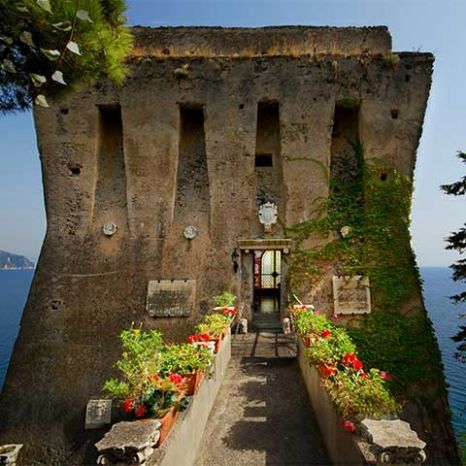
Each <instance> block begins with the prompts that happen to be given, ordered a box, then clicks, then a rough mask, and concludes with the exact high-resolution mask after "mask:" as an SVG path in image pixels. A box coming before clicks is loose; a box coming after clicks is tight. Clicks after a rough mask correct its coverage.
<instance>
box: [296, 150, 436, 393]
mask: <svg viewBox="0 0 466 466" xmlns="http://www.w3.org/2000/svg"><path fill="white" fill-rule="evenodd" d="M353 151H354V153H353V154H352V155H353V158H352V159H351V158H349V157H346V158H341V159H339V161H338V163H339V165H340V166H338V167H332V177H331V178H332V180H331V186H330V195H329V198H328V200H326V201H324V202H322V203H321V204H320V205H319V207H318V208H316V211H318V212H319V213H320V214H321V215H320V217H319V218H317V219H314V220H309V221H306V222H303V223H301V224H298V225H295V226H293V227H291V228H289V229H288V231H287V233H288V235H289V236H290V237H292V238H294V239H295V248H294V250H293V251H292V257H291V266H290V279H291V287H292V289H293V290H294V292H296V293H297V294H298V295H303V294H306V292H308V291H309V290H310V289H311V288H312V287H313V286H315V285H316V284H317V283H318V282H319V281H320V280H321V279H322V277H323V276H324V274H325V273H326V272H328V271H333V272H334V273H336V274H338V275H350V276H352V275H366V276H368V277H369V279H370V283H371V297H372V313H371V314H369V315H367V316H365V317H363V318H362V319H360V318H355V319H354V324H353V325H352V323H351V322H350V323H349V324H348V332H349V333H350V335H351V337H352V338H353V340H354V342H355V344H356V345H357V347H358V348H359V355H360V357H361V358H362V359H363V360H364V361H366V363H367V364H368V365H369V366H370V367H379V368H381V369H383V370H385V371H388V372H389V373H390V374H392V376H393V377H394V380H395V381H396V382H397V383H395V384H394V385H393V387H394V390H395V391H397V392H401V393H403V394H405V393H406V390H405V389H406V387H407V386H408V385H411V384H413V383H423V382H425V381H427V380H432V379H437V378H438V377H442V375H441V370H442V367H441V362H440V354H439V351H438V346H437V344H436V342H435V337H434V335H433V331H432V327H431V323H430V321H429V319H428V318H427V316H426V315H425V314H424V312H422V309H419V307H416V306H415V305H413V306H410V302H411V300H413V299H415V298H417V297H418V296H419V295H418V293H419V291H420V281H419V273H418V270H417V267H416V263H415V259H414V255H413V252H412V250H411V245H410V234H409V216H410V207H411V195H412V186H411V181H410V180H409V179H408V178H406V177H404V176H402V175H401V174H399V173H398V172H397V171H396V170H395V169H394V167H392V166H390V165H389V164H387V163H386V162H384V161H382V160H371V161H366V162H364V154H363V148H362V146H361V145H360V144H355V145H354V146H353ZM355 161H356V163H355ZM333 172H335V173H333ZM310 237H314V238H318V237H321V238H322V237H324V238H327V239H328V241H325V242H324V244H323V245H322V246H320V247H315V246H313V247H309V246H308V245H306V240H307V239H308V238H310Z"/></svg>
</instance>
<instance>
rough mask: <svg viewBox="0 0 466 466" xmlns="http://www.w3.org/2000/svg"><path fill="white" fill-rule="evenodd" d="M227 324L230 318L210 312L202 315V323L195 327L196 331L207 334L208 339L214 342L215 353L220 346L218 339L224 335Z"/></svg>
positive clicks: (228, 324)
mask: <svg viewBox="0 0 466 466" xmlns="http://www.w3.org/2000/svg"><path fill="white" fill-rule="evenodd" d="M229 326H230V319H229V318H228V317H227V316H224V315H223V314H211V315H207V316H205V317H204V319H203V320H202V323H200V324H199V325H198V326H197V327H196V331H197V332H199V333H206V334H207V335H209V338H210V341H214V342H215V352H216V353H217V352H218V350H219V347H220V341H221V340H222V339H223V337H224V336H225V333H226V331H227V328H228V327H229Z"/></svg>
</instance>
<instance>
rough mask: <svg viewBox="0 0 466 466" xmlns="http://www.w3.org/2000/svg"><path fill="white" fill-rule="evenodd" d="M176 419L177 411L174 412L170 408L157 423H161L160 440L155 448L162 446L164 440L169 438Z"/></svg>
mask: <svg viewBox="0 0 466 466" xmlns="http://www.w3.org/2000/svg"><path fill="white" fill-rule="evenodd" d="M177 417H178V411H175V408H171V409H170V411H168V412H167V413H166V414H165V415H164V416H163V417H162V418H161V419H159V421H160V422H161V424H162V425H161V427H160V438H159V441H158V443H157V446H160V445H162V443H163V442H165V440H166V438H167V437H168V436H169V434H170V432H171V430H172V429H173V426H174V424H175V422H176V418H177Z"/></svg>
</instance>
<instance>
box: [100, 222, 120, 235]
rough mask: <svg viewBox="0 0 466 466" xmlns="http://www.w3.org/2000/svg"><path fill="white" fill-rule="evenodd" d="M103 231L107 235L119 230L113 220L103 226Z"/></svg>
mask: <svg viewBox="0 0 466 466" xmlns="http://www.w3.org/2000/svg"><path fill="white" fill-rule="evenodd" d="M102 231H103V232H104V235H105V236H112V235H114V234H115V233H116V231H117V226H116V225H115V223H113V222H107V223H106V224H105V225H104V226H103V227H102Z"/></svg>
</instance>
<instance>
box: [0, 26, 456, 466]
mask: <svg viewBox="0 0 466 466" xmlns="http://www.w3.org/2000/svg"><path fill="white" fill-rule="evenodd" d="M134 33H135V37H136V44H135V48H134V51H133V56H132V57H131V59H130V63H129V66H130V69H131V73H130V77H129V78H128V80H127V81H126V83H125V84H124V86H123V87H121V88H118V87H115V86H113V85H111V84H109V83H106V82H102V83H99V84H97V85H95V86H93V87H82V88H81V89H79V90H76V91H74V92H73V93H71V94H69V95H67V96H65V97H63V98H61V99H60V100H57V101H56V102H54V103H53V105H52V106H51V108H50V109H36V111H35V119H36V129H37V137H38V144H39V150H40V154H41V155H40V156H41V162H42V171H43V180H44V189H45V202H46V212H47V233H46V237H45V241H44V245H43V248H42V252H41V256H40V260H39V264H38V269H37V272H36V275H35V278H34V282H33V285H32V288H31V292H30V295H29V299H28V303H27V306H26V309H25V312H24V317H23V320H22V323H21V331H20V335H19V337H18V340H17V342H16V345H15V349H14V354H13V357H12V360H11V363H10V367H9V371H8V375H7V379H6V383H5V386H4V390H3V392H2V398H1V405H0V419H1V421H0V422H1V430H2V440H4V441H14V442H20V443H24V444H25V445H26V446H25V450H24V452H25V453H24V458H25V459H24V460H23V461H25V462H26V463H31V464H47V465H52V464H65V463H66V464H75V463H79V462H80V461H81V462H82V461H83V460H82V458H84V457H85V456H86V454H87V453H86V451H88V450H89V448H90V447H89V445H90V444H91V443H92V442H91V440H92V438H91V437H90V436H89V434H88V433H86V432H85V431H84V429H83V426H84V410H85V405H86V402H87V401H88V399H89V398H90V396H92V395H96V394H99V393H100V390H101V387H102V383H103V381H104V380H105V379H106V378H107V377H108V376H109V375H110V374H111V373H112V364H113V362H114V361H115V360H116V359H117V357H118V354H119V343H118V340H117V335H118V334H119V332H120V331H121V330H122V329H123V328H126V327H128V326H129V325H130V324H131V322H133V321H137V322H139V321H141V322H143V325H144V327H145V328H154V327H158V328H161V329H163V331H164V333H165V335H166V337H167V338H169V339H172V340H178V339H181V338H184V337H185V336H186V335H187V334H188V332H189V331H190V329H191V328H192V326H193V325H194V324H195V323H196V322H198V321H199V319H200V318H201V316H202V314H203V313H205V312H206V311H208V310H209V309H210V307H211V305H212V302H211V297H212V296H213V295H216V294H218V293H219V292H221V291H222V290H226V289H230V290H233V291H234V292H235V293H236V294H237V295H238V297H239V302H240V303H241V307H242V312H243V316H245V317H247V318H251V317H252V315H253V309H254V305H255V304H254V297H255V296H256V295H257V294H258V293H257V289H258V287H259V286H258V285H257V283H256V281H255V280H256V270H255V268H254V267H255V265H256V258H258V257H261V254H263V252H264V251H269V250H272V251H279V257H280V259H279V260H280V262H281V264H280V270H279V272H277V270H276V269H274V271H273V272H271V273H270V277H269V278H270V279H271V280H274V283H275V284H276V285H277V286H276V289H279V292H277V293H276V294H275V295H274V296H275V298H276V302H278V312H280V313H283V312H284V309H285V305H286V303H287V301H288V299H289V296H290V293H291V291H292V290H291V289H290V288H289V287H290V285H289V283H290V281H289V277H288V276H287V274H288V267H289V263H288V259H287V257H288V254H289V253H290V251H291V250H292V248H293V241H292V240H291V239H290V238H289V237H288V235H287V228H289V227H291V226H293V225H296V224H299V223H302V222H305V221H307V220H309V219H312V218H313V216H315V215H316V213H315V202H316V200H317V199H321V198H326V197H327V196H328V194H329V179H328V171H329V170H330V166H331V159H332V156H333V155H335V154H337V153H338V152H339V151H340V149H341V148H342V147H345V145H347V144H348V141H350V140H357V141H360V142H361V143H362V144H363V147H364V157H365V159H366V160H373V159H382V160H384V161H386V162H388V163H390V164H391V166H393V167H394V168H396V169H397V171H398V172H399V173H401V174H402V175H403V176H406V177H408V178H411V177H412V175H413V170H414V165H415V157H416V149H417V146H418V143H419V138H420V135H421V130H422V124H423V118H424V113H425V108H426V103H427V99H428V95H429V89H430V85H431V73H432V64H433V56H432V55H431V54H429V53H405V52H403V53H397V54H394V53H393V52H392V50H391V37H390V34H389V32H388V30H387V28H385V27H373V28H330V27H327V28H321V27H270V28H263V29H242V28H228V29H222V28H161V29H150V28H135V29H134ZM335 156H336V155H335ZM267 203H269V205H272V209H269V210H267V209H266V211H264V215H265V217H267V216H270V218H271V219H272V224H271V227H270V228H269V229H267V228H265V227H264V225H263V224H262V223H261V222H260V220H259V210H260V208H261V206H262V207H263V206H264V204H267ZM273 209H276V221H275V218H274V210H273ZM311 244H312V242H311ZM274 260H275V261H276V260H277V258H275V259H274ZM274 273H275V275H274ZM278 280H279V283H278V282H277V281H278ZM149 282H155V283H156V286H155V289H156V290H160V289H164V290H165V296H168V298H166V299H167V300H168V301H162V302H160V300H159V301H157V299H158V298H157V296H158V295H157V292H155V293H154V295H152V296H150V297H149V303H148V298H147V296H148V284H149ZM277 283H278V284H277ZM157 287H158V288H157ZM315 297H316V299H318V296H317V295H315ZM152 299H153V301H151V300H152ZM320 299H321V301H322V303H323V307H324V308H325V309H326V310H328V312H331V311H332V309H331V307H332V304H331V303H330V301H328V300H327V301H326V300H325V298H324V297H321V298H320ZM164 303H165V305H166V307H167V308H170V309H171V316H167V315H164V314H163V309H162V311H161V306H162V308H163V304H164ZM148 305H149V307H150V306H152V308H151V310H152V311H153V312H151V313H150V314H149V313H148V312H147V309H148V307H147V306H148ZM442 406H443V405H442ZM442 415H443V416H444V418H445V419H446V414H445V412H443V413H442ZM441 422H442V423H443V425H445V426H447V424H448V420H445V421H443V420H442V421H441ZM445 429H446V431H448V435H450V431H449V430H448V429H449V428H448V426H447V427H446V428H445ZM448 435H447V434H445V432H444V434H443V437H442V439H441V440H443V439H444V438H445V436H447V437H448ZM444 456H445V455H444Z"/></svg>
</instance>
